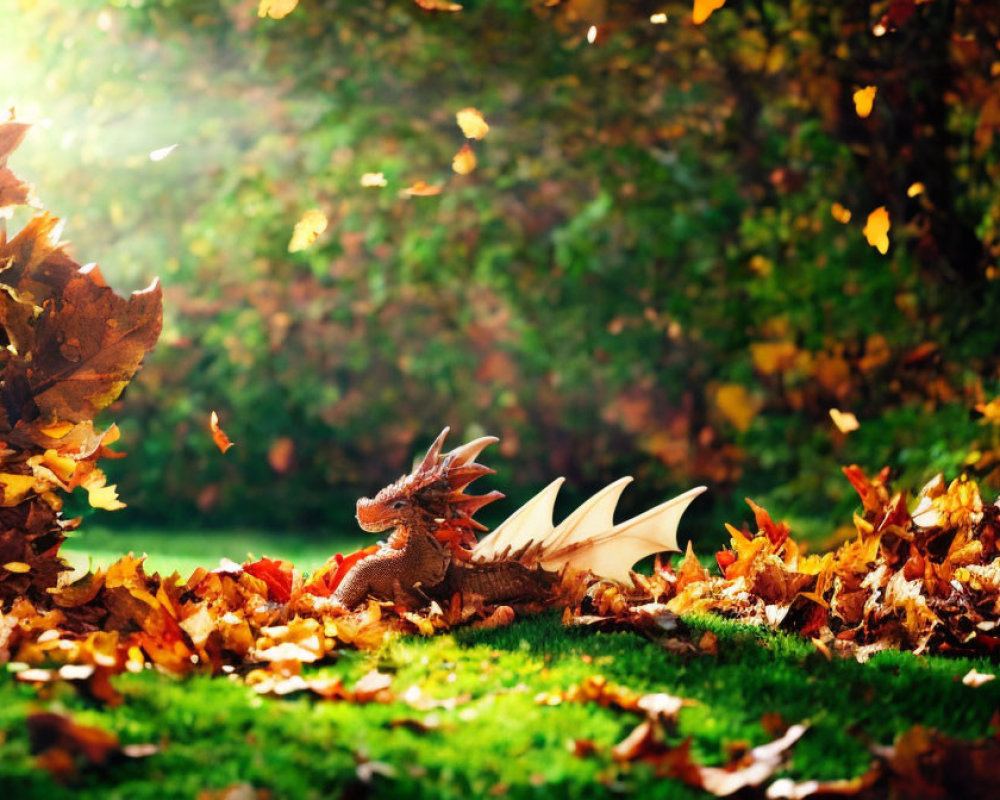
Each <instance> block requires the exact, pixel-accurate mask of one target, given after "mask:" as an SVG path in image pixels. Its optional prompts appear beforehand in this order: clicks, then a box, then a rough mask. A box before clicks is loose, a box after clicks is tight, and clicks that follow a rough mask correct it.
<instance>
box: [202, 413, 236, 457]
mask: <svg viewBox="0 0 1000 800" xmlns="http://www.w3.org/2000/svg"><path fill="white" fill-rule="evenodd" d="M208 427H209V430H211V431H212V441H213V442H215V445H216V447H218V448H219V450H221V451H222V452H223V453H225V452H226V451H227V450H228V449H229V448H230V447H232V446H233V442H231V441H230V440H229V437H228V436H226V432H225V431H224V430H222V428H221V427H220V426H219V415H218V414H216V413H215V412H214V411H213V412H212V416H211V417H210V418H209V420H208Z"/></svg>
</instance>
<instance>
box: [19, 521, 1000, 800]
mask: <svg viewBox="0 0 1000 800" xmlns="http://www.w3.org/2000/svg"><path fill="white" fill-rule="evenodd" d="M200 541H201V544H200V546H201V547H203V548H204V549H205V550H209V549H211V544H212V542H211V540H210V539H209V540H208V541H207V542H206V541H205V540H204V539H202V540H200ZM293 549H294V548H293ZM276 550H278V552H277V553H275V554H276V555H283V553H282V552H280V550H281V548H280V546H279V547H278V548H276ZM187 555H192V556H193V554H187ZM689 622H690V624H691V627H692V628H693V629H694V630H695V631H696V632H698V631H701V630H705V629H709V630H712V631H714V632H715V633H717V634H718V636H719V646H718V655H717V656H699V657H681V656H678V655H676V654H673V653H670V652H667V651H664V650H662V649H661V648H659V647H658V646H657V645H655V644H653V643H651V642H649V641H646V640H644V639H641V638H639V637H637V636H635V635H632V634H626V633H616V634H599V633H592V632H589V631H585V630H579V629H567V628H564V627H563V626H562V625H561V624H560V622H559V618H558V615H556V614H547V615H542V616H539V617H535V618H532V619H525V620H523V621H521V622H519V623H517V624H515V625H513V626H511V627H509V628H502V629H497V630H481V631H476V630H459V631H455V632H454V633H452V634H451V635H447V636H437V637H434V638H428V639H423V638H408V639H401V640H396V641H394V642H391V643H390V644H388V645H387V646H386V647H384V648H383V650H382V651H380V652H377V653H359V652H345V653H343V654H342V655H341V657H340V658H339V659H338V660H337V661H336V662H335V663H332V664H328V665H324V666H322V667H319V668H317V669H311V670H309V672H310V673H316V672H319V673H323V674H335V675H340V676H342V677H343V678H344V680H345V683H348V684H350V683H351V682H353V681H354V680H356V679H357V678H358V677H360V676H361V675H362V674H364V673H365V672H366V671H368V670H369V669H371V668H372V667H378V668H379V669H381V670H383V671H389V672H392V673H393V674H394V688H395V689H396V690H397V692H401V691H402V690H403V689H406V688H407V687H410V686H413V685H416V686H419V687H420V688H421V690H422V692H423V693H424V694H425V695H428V696H431V697H437V698H448V697H459V696H463V695H467V696H468V699H467V700H466V701H464V702H462V703H460V704H458V705H457V706H456V707H455V708H453V709H438V710H434V711H416V710H414V709H413V708H411V707H410V706H408V705H406V704H404V703H401V702H396V703H391V704H385V705H382V704H370V705H363V706H362V705H353V704H350V703H344V702H329V701H322V700H313V699H310V698H306V697H302V696H296V697H292V698H290V699H275V698H269V697H260V696H258V695H256V694H255V693H254V692H253V691H252V690H251V689H248V688H246V687H245V686H243V685H241V684H239V683H236V682H234V681H231V680H227V679H226V678H214V679H213V678H208V677H204V676H201V677H193V678H189V679H185V680H176V679H172V678H168V677H164V676H161V675H158V674H156V673H155V672H146V673H144V674H141V675H123V676H121V677H119V678H117V679H116V680H115V685H116V687H117V688H118V690H119V691H120V692H121V693H122V694H123V695H124V697H125V702H124V703H123V704H122V705H120V706H119V707H117V708H113V709H107V708H102V707H99V706H96V705H94V704H93V703H91V702H89V701H88V700H86V699H84V698H83V697H81V696H80V695H78V694H77V693H76V691H75V690H73V689H72V688H70V687H66V686H63V687H57V688H55V689H51V690H49V691H48V693H47V694H46V695H44V696H39V695H38V694H37V693H36V691H35V690H34V689H32V688H31V687H29V686H25V685H21V684H18V683H17V682H16V681H15V680H14V678H13V676H10V675H4V676H3V677H0V736H2V739H0V741H2V744H0V786H2V787H4V788H5V789H7V790H8V792H9V793H10V796H11V797H17V798H46V800H49V799H50V798H51V800H60V798H70V797H72V798H102V800H103V798H129V800H132V799H133V798H136V799H138V798H191V799H192V800H193V798H196V797H197V795H198V793H199V792H200V791H202V790H204V789H211V788H221V787H225V786H228V785H232V784H235V783H243V782H246V783H250V784H253V785H254V786H256V787H259V788H267V789H269V790H270V791H271V794H272V796H273V797H275V798H317V799H318V798H324V799H325V798H330V797H338V796H340V795H341V794H343V793H345V792H347V793H351V792H354V791H360V792H363V793H364V792H366V793H369V794H370V795H371V796H374V797H379V796H385V797H454V798H460V797H469V796H484V795H489V794H490V793H491V792H493V793H497V794H505V795H506V796H510V797H522V796H524V797H527V796H536V797H537V796H556V797H597V796H617V795H620V794H621V793H623V792H625V793H632V792H635V793H639V792H641V793H643V794H644V795H648V793H650V792H652V793H653V794H652V796H671V797H685V796H692V797H693V796H698V795H699V793H698V792H696V791H695V790H692V789H688V788H687V787H684V786H682V785H680V784H677V783H675V782H672V781H665V780H662V779H657V778H655V777H654V776H653V775H652V774H651V772H650V771H649V770H648V769H647V768H645V767H642V766H632V767H629V766H620V765H617V764H616V763H615V762H614V761H613V759H612V758H611V757H610V754H609V753H608V750H609V748H610V746H611V745H613V744H614V743H616V742H618V741H619V740H620V739H622V738H623V737H624V736H625V735H626V734H627V733H628V732H629V731H630V730H631V728H632V727H633V726H634V725H635V724H636V723H637V722H638V718H636V717H635V716H634V715H632V714H628V713H624V712H621V711H615V710H611V709H604V708H601V707H599V706H596V705H593V704H587V705H581V704H574V703H563V704H561V705H558V706H553V707H549V706H541V705H538V704H537V703H536V702H535V699H534V698H535V695H536V694H537V693H538V692H543V691H550V690H556V689H564V688H567V687H569V686H571V685H573V684H575V683H578V682H580V681H581V680H582V679H584V678H585V677H587V676H588V675H594V674H600V675H603V676H604V677H606V678H607V679H608V681H611V682H614V683H619V684H622V685H625V686H628V687H630V688H632V689H635V690H638V691H666V692H670V693H672V694H676V695H680V696H682V697H686V698H690V699H692V700H695V701H697V705H694V706H691V707H689V708H685V709H684V710H683V711H682V712H681V715H680V721H679V725H678V731H677V735H678V741H679V738H680V737H686V736H690V737H692V739H693V748H694V753H695V756H696V757H697V758H698V759H699V760H701V761H704V762H706V763H721V762H722V761H724V760H725V754H726V748H727V746H728V745H731V744H733V743H735V742H748V743H750V744H760V743H763V742H765V741H767V740H768V739H769V738H770V737H769V735H768V734H767V733H766V732H765V730H764V728H763V727H762V724H761V720H762V717H763V715H764V714H766V713H769V712H777V713H779V714H780V715H781V716H782V717H783V718H784V720H785V721H786V722H789V723H793V722H806V723H808V724H809V726H810V728H809V731H808V732H807V733H806V735H805V736H804V737H803V738H802V739H801V740H800V741H799V742H798V743H797V744H796V745H795V747H794V748H793V751H792V756H791V759H790V761H789V763H788V767H787V769H786V771H785V773H784V774H788V775H790V776H792V777H795V778H798V779H806V778H817V779H823V778H842V777H848V776H851V775H855V774H858V773H860V772H862V771H863V770H864V769H865V768H866V766H867V765H868V763H869V754H868V750H867V747H868V745H869V744H872V743H882V744H884V743H888V742H891V741H892V739H893V737H894V735H895V734H897V733H899V732H900V731H903V730H905V729H906V728H908V727H910V726H911V725H914V724H918V723H919V724H923V725H927V726H931V727H934V728H938V729H940V730H942V731H944V732H946V733H949V734H951V735H954V736H958V737H961V738H975V737H978V736H981V735H983V734H985V733H986V732H987V729H988V727H989V722H990V717H991V716H992V714H993V712H994V710H995V709H997V708H998V707H1000V686H997V684H1000V681H996V682H993V683H989V684H986V685H985V686H982V687H981V688H978V689H973V688H970V687H967V686H965V685H963V684H962V682H961V677H962V675H964V674H965V673H966V672H968V670H969V669H970V668H971V667H976V668H977V669H979V670H980V671H985V672H992V671H993V665H992V664H991V663H990V662H988V661H981V660H979V661H977V660H969V659H947V658H940V657H933V658H932V657H916V656H912V655H909V654H902V653H884V654H880V655H878V656H876V657H874V658H873V659H872V660H871V661H870V662H869V663H868V664H863V665H862V664H857V663H855V662H853V661H833V662H828V661H826V659H825V658H823V657H822V656H821V655H820V654H819V653H818V652H816V651H815V650H814V648H813V647H812V646H811V644H810V643H809V642H808V641H804V640H801V639H799V638H795V637H791V636H787V635H784V634H775V633H770V632H764V631H759V630H756V629H750V628H747V627H745V626H740V625H735V624H731V623H726V622H722V621H719V620H709V619H694V620H689ZM35 709H46V710H56V711H63V712H69V713H72V714H73V715H74V716H75V717H76V718H78V719H79V720H80V721H82V722H84V723H87V724H93V725H99V726H102V727H105V728H107V729H110V730H113V731H115V732H116V733H118V734H119V736H120V737H121V739H122V741H123V742H125V743H140V742H155V743H159V744H160V745H161V751H160V752H159V753H158V754H157V755H154V756H152V757H151V758H149V759H146V760H143V761H126V762H123V763H119V764H116V765H115V766H113V767H111V768H107V769H103V770H94V771H90V772H85V773H84V774H83V776H82V777H81V780H80V782H79V783H78V784H76V785H74V786H73V787H70V788H66V787H60V786H59V785H57V784H55V783H54V782H53V781H52V779H51V778H50V777H49V776H48V775H47V774H46V773H43V772H40V771H39V770H37V769H36V768H35V767H34V766H33V763H32V758H31V756H30V755H29V753H28V741H27V735H26V732H25V726H24V720H25V717H26V715H27V714H29V713H30V712H31V711H32V710H35ZM415 720H419V721H420V722H423V723H427V727H429V730H422V729H421V726H420V725H418V724H416V723H415V722H414V721H415ZM574 739H589V740H592V741H594V742H595V743H597V745H598V746H599V750H598V752H597V754H596V755H594V756H591V757H587V758H580V757H577V756H574V755H573V754H572V753H571V751H570V748H569V747H568V744H569V743H571V742H572V741H573V740H574ZM366 759H369V760H372V761H375V762H379V763H380V764H384V765H388V768H387V769H386V770H382V771H381V772H379V774H376V775H375V776H374V778H372V780H371V782H370V784H367V785H363V784H361V783H360V782H359V779H358V770H357V765H358V763H359V761H363V760H366ZM389 773H391V774H389ZM352 796H353V795H352Z"/></svg>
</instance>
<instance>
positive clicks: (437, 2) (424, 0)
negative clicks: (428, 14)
mask: <svg viewBox="0 0 1000 800" xmlns="http://www.w3.org/2000/svg"><path fill="white" fill-rule="evenodd" d="M414 2H415V3H416V4H417V5H418V6H420V7H421V8H422V9H424V10H425V11H461V10H462V6H461V5H460V4H459V3H452V2H451V0H414Z"/></svg>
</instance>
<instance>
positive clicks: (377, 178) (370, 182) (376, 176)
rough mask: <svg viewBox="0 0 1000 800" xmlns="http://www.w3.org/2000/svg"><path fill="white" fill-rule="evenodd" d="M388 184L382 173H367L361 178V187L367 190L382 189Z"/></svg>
mask: <svg viewBox="0 0 1000 800" xmlns="http://www.w3.org/2000/svg"><path fill="white" fill-rule="evenodd" d="M386 183H387V181H386V179H385V175H383V174H382V173H381V172H366V173H365V174H364V175H362V176H361V185H362V186H363V187H364V188H365V189H381V188H382V187H383V186H385V185H386Z"/></svg>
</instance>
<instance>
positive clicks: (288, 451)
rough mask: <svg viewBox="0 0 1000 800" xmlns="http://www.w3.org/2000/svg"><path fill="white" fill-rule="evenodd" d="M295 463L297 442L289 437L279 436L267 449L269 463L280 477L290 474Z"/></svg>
mask: <svg viewBox="0 0 1000 800" xmlns="http://www.w3.org/2000/svg"><path fill="white" fill-rule="evenodd" d="M294 462H295V442H294V441H293V440H292V439H291V438H289V437H288V436H279V437H278V438H277V439H274V440H273V441H272V442H271V446H270V447H269V448H268V449H267V463H268V464H270V465H271V469H273V470H274V471H275V472H277V473H278V474H280V475H284V474H285V473H286V472H288V471H289V470H290V469H291V468H292V465H293V464H294Z"/></svg>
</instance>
